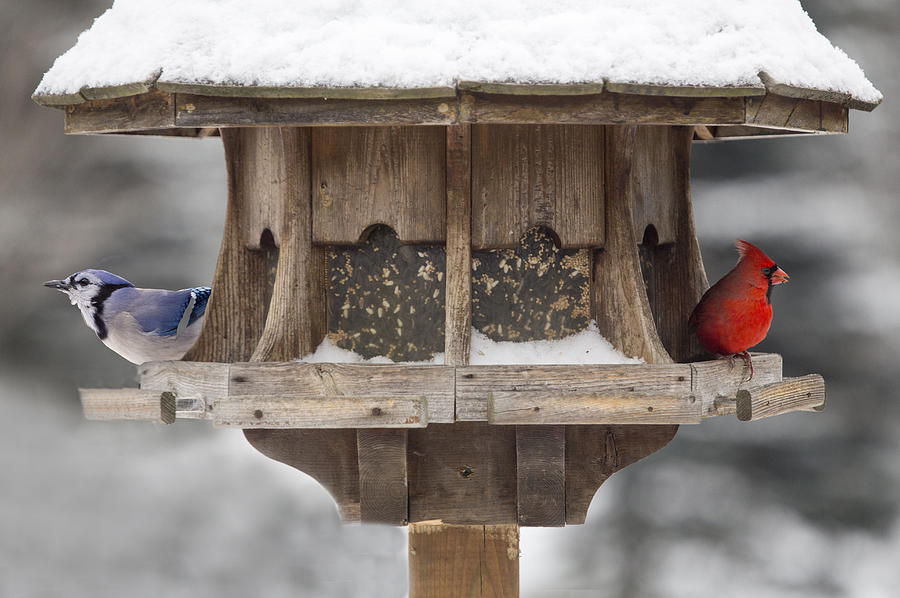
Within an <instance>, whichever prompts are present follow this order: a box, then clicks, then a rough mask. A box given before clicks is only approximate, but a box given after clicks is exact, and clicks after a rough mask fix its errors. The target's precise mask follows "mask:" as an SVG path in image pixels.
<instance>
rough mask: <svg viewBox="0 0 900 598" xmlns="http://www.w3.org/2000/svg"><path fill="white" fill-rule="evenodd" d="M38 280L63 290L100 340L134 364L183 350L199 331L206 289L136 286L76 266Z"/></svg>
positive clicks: (174, 356) (177, 356)
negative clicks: (65, 275)
mask: <svg viewBox="0 0 900 598" xmlns="http://www.w3.org/2000/svg"><path fill="white" fill-rule="evenodd" d="M44 286H45V287H50V288H53V289H57V290H60V291H62V292H63V293H65V294H66V295H68V296H69V300H70V301H71V302H72V305H77V306H78V309H79V310H80V311H81V315H82V317H84V322H85V324H87V325H88V327H89V328H90V329H91V330H93V331H94V332H95V333H97V338H99V339H100V340H101V341H103V344H104V345H106V346H107V347H109V348H110V349H112V350H113V351H115V352H116V353H118V354H119V355H121V356H122V357H124V358H125V359H127V360H128V361H130V362H132V363H138V364H140V363H144V362H146V361H167V360H174V359H181V357H183V356H184V354H185V353H187V350H188V349H190V348H191V345H193V344H194V341H196V340H197V336H198V335H199V334H200V327H201V325H202V324H203V314H204V313H205V312H206V303H207V301H209V293H210V290H211V289H210V288H209V287H197V288H194V289H182V290H180V291H164V290H161V289H138V288H135V286H134V285H133V284H131V283H130V282H128V281H127V280H125V279H124V278H121V277H119V276H116V275H115V274H112V273H110V272H106V271H105V270H82V271H81V272H76V273H75V274H73V275H71V276H69V277H68V278H66V279H63V280H49V281H47V282H45V283H44Z"/></svg>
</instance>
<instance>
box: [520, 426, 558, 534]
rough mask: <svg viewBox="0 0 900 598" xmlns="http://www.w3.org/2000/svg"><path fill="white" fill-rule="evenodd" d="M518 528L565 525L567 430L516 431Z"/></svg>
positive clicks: (523, 428) (537, 428)
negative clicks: (522, 526)
mask: <svg viewBox="0 0 900 598" xmlns="http://www.w3.org/2000/svg"><path fill="white" fill-rule="evenodd" d="M516 492H517V501H518V506H519V509H518V517H519V525H524V526H539V527H562V526H564V525H565V524H566V428H565V426H517V427H516Z"/></svg>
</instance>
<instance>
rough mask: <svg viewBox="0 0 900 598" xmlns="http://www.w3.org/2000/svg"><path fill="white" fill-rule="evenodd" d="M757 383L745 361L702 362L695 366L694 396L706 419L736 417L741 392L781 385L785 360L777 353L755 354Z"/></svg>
mask: <svg viewBox="0 0 900 598" xmlns="http://www.w3.org/2000/svg"><path fill="white" fill-rule="evenodd" d="M752 357H753V369H754V375H753V379H752V380H750V371H749V370H748V369H747V367H746V366H745V365H744V362H743V361H742V360H736V362H735V363H734V365H732V364H731V362H730V361H729V360H728V359H715V360H713V361H700V362H695V363H692V364H690V365H691V380H692V383H691V392H692V393H693V394H694V395H696V396H697V397H699V398H700V402H701V404H702V406H701V412H702V414H703V417H714V416H720V415H732V414H734V413H735V398H736V396H737V393H738V392H739V391H740V390H744V389H747V388H750V387H754V386H764V385H767V384H771V383H773V382H781V379H782V378H781V370H782V359H781V355H778V354H777V353H752Z"/></svg>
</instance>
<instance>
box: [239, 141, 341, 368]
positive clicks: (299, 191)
mask: <svg viewBox="0 0 900 598" xmlns="http://www.w3.org/2000/svg"><path fill="white" fill-rule="evenodd" d="M245 134H246V135H248V137H253V136H254V135H255V136H256V138H257V139H256V143H255V144H253V145H254V146H255V147H256V151H255V155H254V156H253V162H254V163H255V167H254V168H252V169H251V171H252V172H253V173H254V174H252V175H250V176H251V177H254V178H255V179H256V180H255V182H254V183H252V186H253V188H254V189H256V190H257V197H258V201H256V202H255V204H254V207H252V208H250V209H248V210H246V212H245V213H244V216H245V220H244V224H243V227H244V234H245V235H246V237H245V240H246V243H247V246H248V247H249V248H257V249H260V248H262V247H261V245H260V239H261V238H262V237H263V232H264V231H266V230H268V231H269V232H270V233H271V234H272V238H273V240H274V242H275V244H276V245H278V247H279V250H278V263H277V268H276V271H275V279H274V282H273V284H272V294H271V299H270V301H269V309H268V313H267V315H266V322H265V326H264V328H263V331H262V333H261V335H260V338H259V341H258V342H257V344H256V348H255V349H254V351H253V354H252V355H251V356H250V361H286V360H288V359H293V358H296V357H299V356H302V355H305V354H307V353H309V352H311V351H312V350H313V349H314V348H315V347H316V346H317V345H318V343H319V341H320V340H321V339H322V338H323V337H324V335H325V289H324V284H325V280H324V278H325V252H324V250H323V249H321V248H319V247H314V246H313V244H312V234H311V225H310V212H311V206H310V203H311V199H310V133H309V129H301V128H297V127H293V128H288V127H286V128H258V129H247V130H246V132H245Z"/></svg>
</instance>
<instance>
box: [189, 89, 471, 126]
mask: <svg viewBox="0 0 900 598" xmlns="http://www.w3.org/2000/svg"><path fill="white" fill-rule="evenodd" d="M456 110H457V103H456V102H455V101H453V100H452V99H445V98H424V99H403V100H359V99H319V98H223V97H214V96H203V95H192V94H184V93H179V94H175V124H176V125H177V126H179V127H241V126H261V125H275V126H283V125H292V126H316V125H328V126H330V125H360V124H373V125H375V124H377V125H416V124H432V125H449V124H455V123H456V122H457V115H456Z"/></svg>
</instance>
